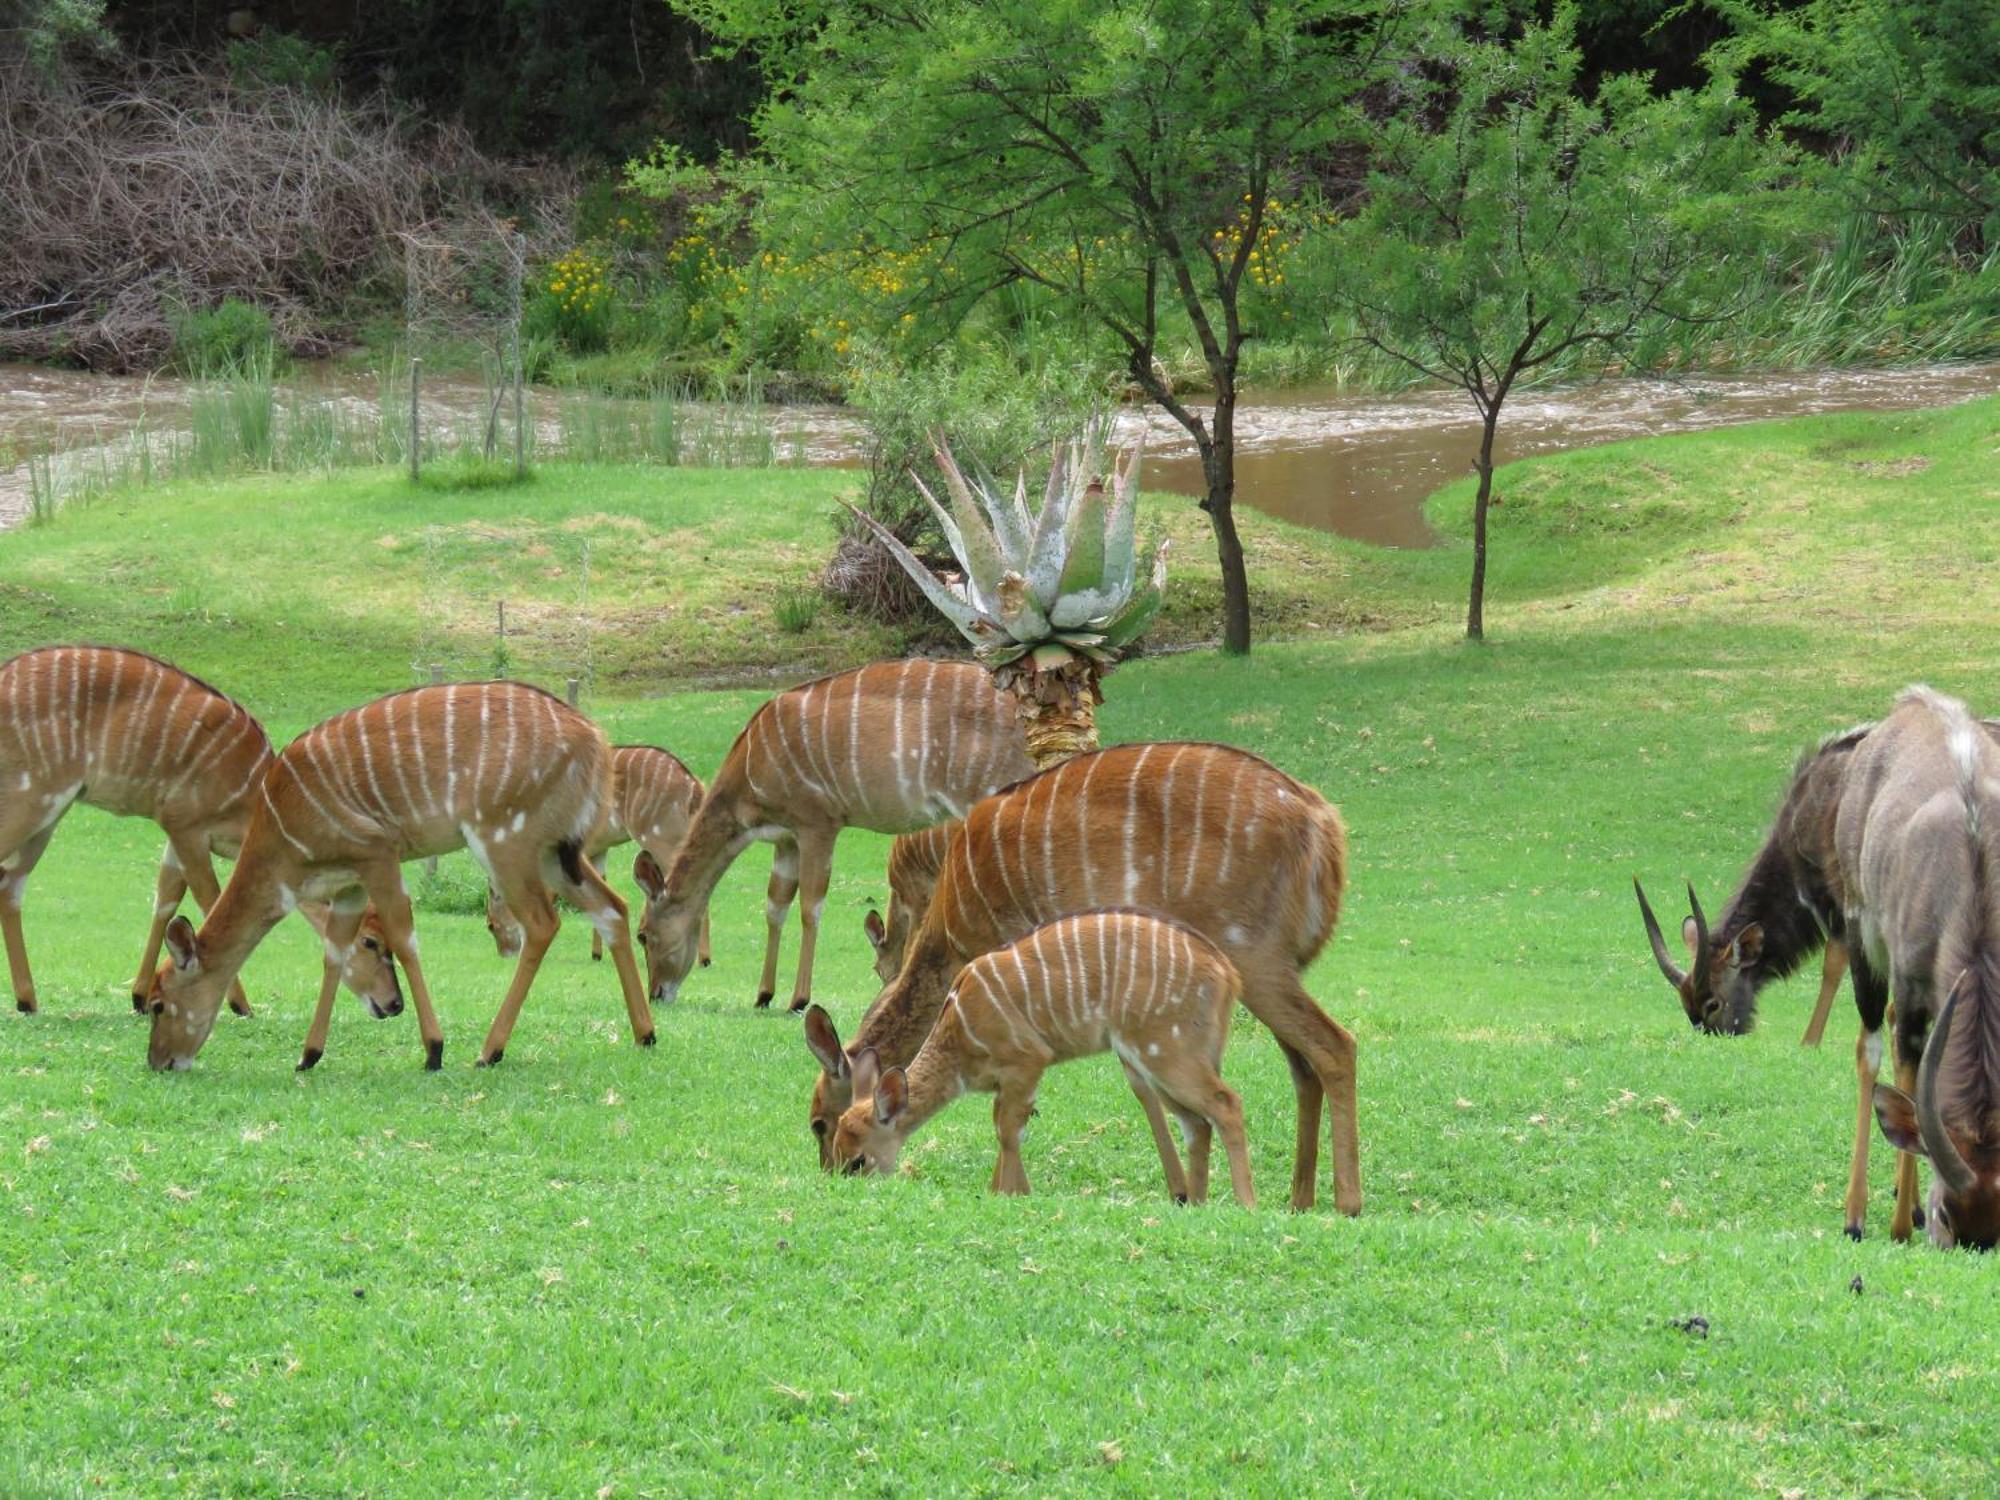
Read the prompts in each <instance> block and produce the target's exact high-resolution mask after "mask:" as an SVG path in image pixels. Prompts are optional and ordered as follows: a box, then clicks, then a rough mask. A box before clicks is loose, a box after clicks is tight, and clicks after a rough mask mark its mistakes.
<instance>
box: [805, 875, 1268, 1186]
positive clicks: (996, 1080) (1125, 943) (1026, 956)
mask: <svg viewBox="0 0 2000 1500" xmlns="http://www.w3.org/2000/svg"><path fill="white" fill-rule="evenodd" d="M1242 994H1243V981H1242V979H1241V978H1240V977H1239V976H1238V975H1237V972H1236V966H1235V965H1234V964H1232V963H1230V961H1229V960H1228V958H1226V957H1225V956H1224V955H1223V954H1222V952H1221V951H1220V950H1219V949H1217V948H1216V947H1215V945H1214V944H1213V943H1210V942H1209V941H1208V940H1207V939H1206V938H1204V937H1203V936H1202V935H1201V934H1200V933H1198V932H1196V931H1194V930H1193V929H1192V928H1190V927H1185V926H1183V925H1181V924H1180V923H1179V922H1171V921H1167V920H1165V919H1163V918H1160V917H1154V916H1150V915H1148V914H1146V913H1144V912H1134V911H1100V912H1085V913H1083V914H1081V915H1078V916H1074V917H1064V918H1062V919H1060V920H1059V921H1055V922H1050V923H1048V924H1046V925H1045V926H1042V927H1037V928H1036V929H1035V930H1034V931H1033V932H1031V933H1029V934H1028V935H1027V936H1026V937H1024V938H1021V939H1020V940H1019V941H1017V942H1013V943H1009V944H1008V945H1007V946H1006V947H1004V948H1001V949H999V950H998V951H996V952H993V953H987V954H982V955H981V956H980V957H978V958H975V959H974V960H973V961H972V962H971V963H969V964H967V965H966V966H965V967H964V968H963V969H961V970H960V971H959V974H958V977H957V978H956V979H954V980H953V981H952V985H951V991H950V993H949V994H947V995H946V996H945V1001H944V1009H943V1010H941V1011H939V1012H938V1018H937V1025H936V1026H934V1027H932V1028H931V1034H930V1036H929V1037H927V1038H926V1039H925V1041H924V1044H923V1046H922V1047H921V1048H920V1049H918V1052H917V1055H916V1057H915V1058H913V1059H912V1060H911V1061H910V1064H909V1066H908V1068H907V1069H904V1068H890V1069H889V1070H887V1071H886V1072H881V1073H879V1074H878V1072H877V1068H878V1059H877V1056H876V1054H875V1053H874V1051H872V1050H869V1051H865V1052H863V1053H862V1054H861V1055H860V1056H859V1057H857V1058H856V1059H855V1060H854V1074H855V1093H856V1094H857V1095H866V1096H868V1097H865V1098H862V1099H861V1100H860V1102H858V1103H856V1104H854V1105H852V1106H851V1107H849V1109H848V1111H847V1113H845V1114H844V1115H842V1116H841V1117H840V1123H839V1124H838V1125H837V1126H836V1127H835V1129H834V1134H833V1159H834V1162H835V1164H836V1165H838V1166H840V1167H842V1168H844V1169H845V1170H846V1171H849V1172H859V1171H861V1170H863V1169H864V1168H866V1169H872V1170H874V1171H877V1172H882V1173H890V1172H894V1171H895V1170H896V1157H897V1154H898V1153H899V1152H900V1151H901V1150H902V1148H903V1142H904V1141H906V1140H908V1139H909V1137H910V1135H911V1134H912V1132H914V1131H915V1130H917V1129H918V1127H920V1126H921V1125H922V1124H923V1123H924V1122H925V1121H926V1120H928V1119H930V1117H931V1116H932V1115H934V1114H936V1113H937V1112H938V1111H939V1110H941V1109H943V1108H944V1107H945V1106H946V1105H947V1104H949V1103H951V1102H952V1100H954V1099H956V1098H957V1097H958V1096H959V1095H960V1094H964V1093H968V1092H969V1093H977V1094H993V1095H995V1098H994V1101H993V1129H994V1131H995V1132H996V1133H997V1134H998V1135H999V1137H1000V1155H999V1158H998V1159H997V1160H996V1161H995V1162H994V1165H993V1182H992V1189H993V1191H994V1192H996V1193H1025V1192H1027V1191H1028V1174H1027V1173H1026V1171H1024V1170H1023V1169H1022V1166H1021V1136H1022V1133H1023V1132H1024V1131H1026V1129H1027V1127H1028V1118H1029V1116H1031V1115H1032V1114H1033V1113H1034V1112H1035V1088H1036V1085H1037V1084H1039V1083H1040V1082H1041V1077H1042V1074H1043V1072H1044V1071H1046V1070H1047V1069H1048V1068H1049V1067H1051V1066H1052V1065H1054V1064H1056V1063H1059V1062H1068V1061H1070V1060H1071V1059H1073V1058H1079V1057H1094V1056H1097V1055H1098V1054H1099V1053H1103V1052H1114V1053H1116V1054H1117V1055H1118V1061H1119V1062H1120V1063H1121V1064H1123V1066H1124V1069H1125V1077H1126V1080H1127V1082H1129V1083H1130V1084H1131V1085H1132V1092H1133V1093H1135V1094H1137V1095H1138V1096H1139V1101H1140V1103H1141V1104H1143V1105H1144V1106H1145V1108H1146V1118H1147V1120H1148V1121H1149V1122H1150V1123H1151V1125H1152V1127H1153V1140H1154V1144H1155V1145H1156V1146H1157V1147H1158V1148H1159V1152H1160V1165H1161V1166H1162V1167H1164V1168H1165V1170H1166V1174H1167V1191H1168V1192H1169V1193H1171V1194H1172V1195H1173V1196H1174V1197H1175V1198H1176V1199H1177V1200H1179V1201H1181V1202H1185V1203H1201V1202H1204V1201H1205V1200H1206V1199H1207V1197H1208V1155H1209V1144H1210V1137H1211V1131H1212V1130H1213V1131H1220V1132H1221V1133H1222V1144H1223V1148H1224V1150H1225V1151H1226V1152H1227V1153H1228V1156H1229V1176H1230V1181H1231V1184H1232V1185H1233V1186H1234V1188H1235V1190H1236V1201H1237V1202H1239V1203H1241V1204H1242V1205H1243V1206H1244V1207H1245V1208H1252V1207H1255V1206H1256V1194H1255V1193H1254V1192H1253V1190H1252V1188H1251V1185H1250V1152H1249V1147H1248V1145H1247V1143H1246V1142H1245V1140H1244V1138H1243V1101H1242V1100H1241V1099H1239V1098H1237V1096H1236V1095H1235V1093H1234V1092H1232V1091H1231V1090H1230V1089H1229V1087H1228V1086H1227V1085H1226V1084H1224V1083H1223V1081H1222V1075H1221V1074H1220V1073H1219V1072H1217V1071H1216V1070H1217V1066H1218V1065H1219V1064H1220V1062H1221V1060H1222V1048H1223V1044H1224V1043H1225V1042H1227V1041H1228V1039H1229V1017H1230V1012H1231V1011H1232V1010H1233V1009H1234V1008H1235V1005H1236V1002H1237V1001H1238V1000H1239V999H1241V998H1242ZM1161 1095H1164V1096H1165V1098H1166V1101H1167V1105H1168V1107H1169V1108H1171V1109H1172V1110H1173V1112H1174V1114H1175V1116H1176V1117H1177V1118H1178V1119H1179V1120H1180V1123H1181V1134H1182V1135H1183V1137H1184V1138H1185V1139H1186V1141H1187V1147H1188V1160H1187V1170H1186V1172H1185V1173H1183V1172H1182V1170H1181V1160H1180V1153H1179V1152H1178V1151H1177V1150H1175V1148H1174V1143H1173V1141H1172V1140H1171V1139H1170V1138H1169V1137H1168V1135H1167V1131H1166V1124H1165V1122H1164V1120H1163V1119H1162V1118H1161V1115H1160V1096H1161Z"/></svg>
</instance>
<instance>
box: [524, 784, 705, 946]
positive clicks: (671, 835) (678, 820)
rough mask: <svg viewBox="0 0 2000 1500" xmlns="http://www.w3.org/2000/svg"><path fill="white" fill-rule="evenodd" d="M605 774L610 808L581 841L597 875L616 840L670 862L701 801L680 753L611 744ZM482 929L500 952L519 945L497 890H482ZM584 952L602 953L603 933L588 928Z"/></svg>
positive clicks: (601, 872) (662, 863)
mask: <svg viewBox="0 0 2000 1500" xmlns="http://www.w3.org/2000/svg"><path fill="white" fill-rule="evenodd" d="M611 780H612V785H613V787H614V792H613V795H612V801H611V814H610V816H609V817H607V818H606V819H605V820H604V822H603V823H601V824H599V825H598V830H597V832H596V833H594V834H592V835H591V839H590V842H589V844H587V845H586V846H585V847H584V856H585V857H586V858H587V859H589V861H590V864H591V868H593V869H594V870H596V871H597V873H598V874H599V875H602V874H603V873H604V856H605V855H606V854H607V853H608V852H610V851H611V850H613V849H615V848H617V847H618V846H619V845H620V844H629V843H633V842H635V841H636V842H637V843H638V845H639V847H640V848H641V849H642V850H643V851H645V852H646V853H647V854H650V855H652V856H653V858H654V860H655V861H657V862H658V863H659V864H660V865H661V866H662V867H664V866H666V865H669V864H672V863H673V858H674V854H675V852H676V851H678V850H679V848H680V846H681V840H682V839H683V838H685V837H687V830H688V824H689V823H691V822H692V821H693V820H694V814H695V809H696V808H698V807H700V806H701V791H702V787H701V780H700V778H699V777H697V776H696V775H695V774H694V772H692V771H690V770H689V769H688V768H687V767H686V766H685V765H684V764H682V762H681V760H680V758H679V757H678V756H675V755H670V754H669V753H668V752H666V751H665V750H662V749H660V748H659V747H657V746H655V745H614V746H613V747H612V750H611ZM486 930H487V931H488V932H490V933H492V934H493V942H494V945H495V946H496V947H497V948H499V950H500V956H501V957H502V958H513V957H515V956H516V955H517V954H519V953H520V951H521V924H520V923H519V922H516V921H515V920H514V919H513V918H512V917H511V916H509V915H508V914H507V903H506V902H504V901H502V900H501V899H500V893H499V892H498V891H495V890H493V889H491V888H490V887H489V888H488V890H487V892H486ZM700 951H701V966H702V967H703V968H704V969H705V968H707V967H708V963H709V947H708V918H707V916H706V915H704V916H703V917H702V922H701V950H700ZM590 956H591V957H592V958H599V959H601V958H603V957H604V934H603V933H601V932H599V931H598V930H597V929H596V928H595V927H593V928H591V930H590Z"/></svg>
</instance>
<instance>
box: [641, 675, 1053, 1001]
mask: <svg viewBox="0 0 2000 1500" xmlns="http://www.w3.org/2000/svg"><path fill="white" fill-rule="evenodd" d="M1033 770H1034V766H1033V764H1032V763H1031V762H1030V761H1029V760H1028V752H1027V748H1026V745H1025V742H1024V740H1023V737H1022V731H1021V724H1020V719H1019V716H1018V714H1017V712H1016V710H1015V708H1014V705H1013V704H1012V702H1011V701H1009V700H1008V699H1006V698H1003V697H1002V695H1001V694H1000V692H999V690H998V689H996V688H995V687H994V686H993V677H992V674H991V673H989V672H987V671H986V670H984V669H983V668H981V667H976V666H973V665H971V664H970V663H968V662H949V661H886V662H876V663H875V664H874V665H872V666H866V667H861V668H859V669H857V670H855V671H852V672H842V673H840V674H839V675H838V676H834V677H822V678H820V679H818V680H817V681H815V682H808V683H806V684H805V685H803V686H802V687H796V688H793V689H792V690H791V691H789V692H785V693H780V694H779V695H778V696H777V697H775V698H773V699H772V700H771V701H770V702H769V703H766V704H765V705H764V706H763V707H762V708H760V709H758V710H757V712H756V713H755V714H753V715H752V716H751V718H750V722H749V724H747V725H746V726H745V727H744V730H743V732H742V733H741V734H740V735H738V736H737V737H736V743H735V744H734V745H732V746H731V747H730V750H729V754H728V756H727V757H726V758H725V759H724V760H723V762H722V769H721V770H719V771H717V772H716V773H715V779H714V781H712V782H711V783H710V784H709V788H708V795H707V796H706V797H704V798H703V799H702V804H701V809H700V811H699V812H697V813H696V814H695V819H694V823H693V825H692V826H691V827H690V828H689V829H688V834H687V840H686V842H685V843H683V844H682V845H681V848H680V852H679V854H677V855H676V856H675V858H674V861H673V863H672V865H671V866H668V867H664V868H663V867H662V866H661V864H660V862H659V861H658V860H656V859H655V858H654V857H653V856H652V855H650V854H642V855H640V856H639V859H638V862H637V863H636V864H635V865H634V866H633V871H632V873H633V875H634V877H635V878H636V879H637V880H638V882H639V884H640V885H641V886H642V887H643V888H644V889H645V892H646V915H645V920H644V922H643V923H642V924H641V929H640V940H641V941H642V942H643V943H644V944H645V946H646V961H647V966H648V969H649V972H650V978H651V981H652V995H653V999H654V1000H656V1001H667V1000H671V999H673V997H674V994H675V992H676V991H677V990H678V989H679V988H680V984H681V981H682V980H683V979H685V978H686V977H687V974H688V970H690V969H691V968H693V967H694V958H695V934H696V932H697V930H698V929H699V927H700V923H701V919H702V916H703V915H704V914H705V913H706V912H707V910H708V898H709V895H710V893H712V892H713V891H714V889H715V884H716V882H717V881H718V880H720V879H721V878H722V875H723V872H724V871H725V870H727V869H728V868H729V866H730V864H731V863H732V862H733V861H734V860H735V859H736V856H737V855H739V854H741V853H742V852H743V851H744V850H745V849H747V848H748V847H749V846H750V845H751V844H753V843H755V842H757V841H759V840H762V841H764V842H766V843H772V844H776V845H777V850H776V852H775V853H774V854H773V855H772V858H771V883H770V890H769V899H768V901H767V902H766V906H765V920H766V937H765V944H764V973H763V979H762V981H761V983H760V985H759V987H758V992H757V1003H758V1005H760V1006H763V1005H769V1004H770V1003H771V999H772V997H773V996H774V995H775V994H776V993H777V984H778V940H779V936H780V934H781V933H782V932H783V931H784V926H785V915H786V913H787V912H789V911H790V910H791V905H792V898H793V897H794V896H795V895H802V896H803V900H802V903H801V907H800V913H799V918H800V924H801V927H802V929H803V933H802V936H801V938H800V941H799V967H798V977H797V979H796V980H795V981H794V983H793V986H792V1009H793V1010H803V1009H804V1008H805V1006H806V1005H807V1004H808V1003H809V999H810V996H811V994H812V968H813V948H814V945H815V944H816V943H817V941H818V938H819V919H820V912H821V909H822V908H823V907H824V906H825V904H826V888H827V882H828V880H829V879H830V878H831V876H832V873H833V844H834V840H835V839H836V838H837V837H838V836H839V834H840V830H841V829H843V828H847V827H855V828H870V829H873V830H875V831H876V832H877V833H908V832H911V831H913V830H915V829H919V828H928V827H930V826H931V825H932V824H933V823H939V822H943V821H945V820H946V819H949V818H957V817H962V816H964V813H965V810H966V809H967V808H968V807H970V806H972V804H973V803H975V802H977V801H978V800H979V799H980V798H981V797H984V796H985V795H986V794H987V793H989V792H992V791H994V790H996V789H998V788H1000V787H1003V786H1006V785H1007V784H1008V783H1009V782H1013V781H1018V780H1019V779H1020V778H1021V777H1023V776H1026V775H1028V774H1030V773H1031V772H1032V771H1033Z"/></svg>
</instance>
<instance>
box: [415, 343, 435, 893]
mask: <svg viewBox="0 0 2000 1500" xmlns="http://www.w3.org/2000/svg"><path fill="white" fill-rule="evenodd" d="M423 370H424V362H423V360H422V359H421V358H419V357H418V356H416V355H414V354H413V355H411V356H410V483H412V484H415V483H416V482H417V480H418V479H419V478H420V477H421V475H422V472H423V462H424V408H423V396H422V392H421V390H420V387H421V386H422V384H423ZM432 670H433V671H435V670H436V669H435V668H433V669H432ZM431 680H432V681H433V682H438V681H442V679H441V678H437V677H433V678H432V679H431ZM431 865H432V868H436V865H437V861H436V860H433V861H431Z"/></svg>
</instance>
